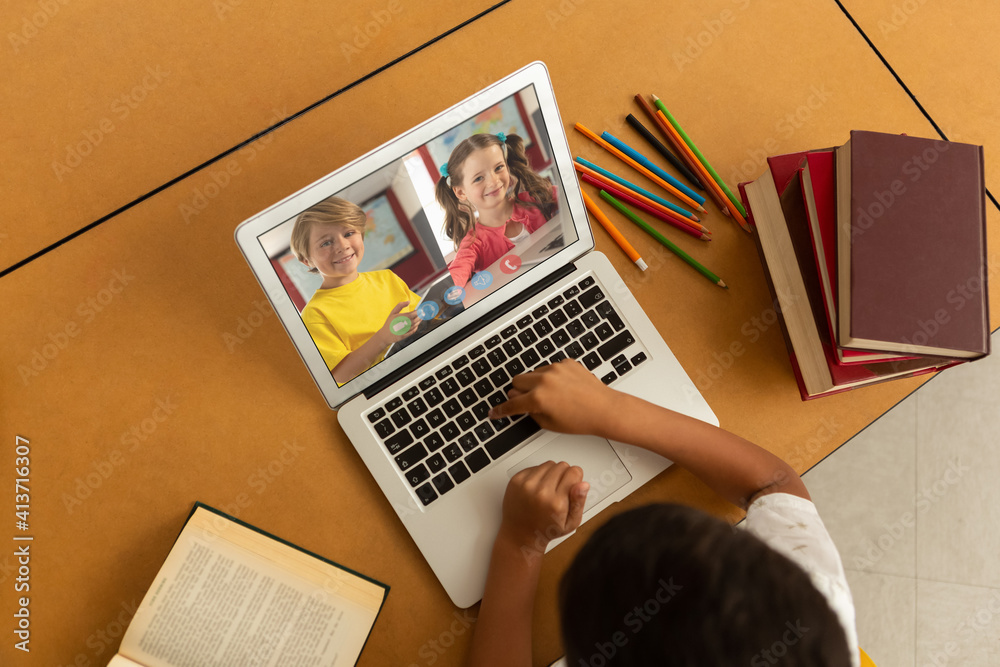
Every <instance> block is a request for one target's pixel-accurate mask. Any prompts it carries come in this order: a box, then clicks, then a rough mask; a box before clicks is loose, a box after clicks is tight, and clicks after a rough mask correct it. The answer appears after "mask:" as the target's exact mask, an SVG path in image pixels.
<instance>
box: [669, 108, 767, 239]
mask: <svg viewBox="0 0 1000 667" xmlns="http://www.w3.org/2000/svg"><path fill="white" fill-rule="evenodd" d="M656 115H657V117H658V118H659V119H660V123H661V124H662V125H664V126H665V129H666V131H668V132H672V133H673V134H674V135H675V136H676V138H677V141H679V142H681V143H682V144H683V141H684V140H683V139H681V138H680V135H679V134H677V130H676V129H674V127H673V126H672V125H670V123H669V122H668V121H667V117H666V116H664V115H663V112H662V111H659V110H658V111H657V112H656ZM681 148H682V150H684V151H685V152H686V153H687V154H688V155H689V156H690V157H692V158H694V153H692V152H691V149H690V148H688V146H687V145H686V144H683V145H682V146H681ZM695 168H696V169H697V170H698V173H699V174H701V177H702V180H703V182H704V183H705V187H706V188H708V189H709V190H711V191H712V192H713V193H714V194H715V197H714V199H715V203H716V204H718V206H719V208H720V210H722V212H724V213H725V214H726V215H728V216H730V217H731V218H732V219H733V220H735V221H736V222H737V223H739V225H740V227H742V228H743V231H745V232H748V233H749V232H750V225H748V224H747V221H746V220H744V219H743V216H742V215H740V212H739V211H738V210H737V209H736V207H735V206H733V203H732V202H731V201H729V199H728V198H727V197H726V194H725V193H724V192H723V191H722V188H720V187H719V184H718V183H716V182H715V179H713V178H712V177H711V176H710V175H709V173H708V171H707V170H706V169H705V166H704V165H703V164H701V163H700V162H698V161H697V159H695Z"/></svg>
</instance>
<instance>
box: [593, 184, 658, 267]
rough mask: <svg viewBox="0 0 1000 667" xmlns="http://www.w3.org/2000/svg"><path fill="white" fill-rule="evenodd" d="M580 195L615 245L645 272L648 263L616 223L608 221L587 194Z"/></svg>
mask: <svg viewBox="0 0 1000 667" xmlns="http://www.w3.org/2000/svg"><path fill="white" fill-rule="evenodd" d="M580 194H582V195H583V203H584V204H586V205H587V210H588V211H590V214H591V215H592V216H594V217H595V218H597V221H598V222H599V223H601V227H604V229H606V230H607V232H608V234H610V235H611V238H613V239H614V240H615V243H617V244H618V247H619V248H621V249H622V250H624V251H625V254H626V255H628V258H629V259H631V260H632V261H633V262H635V265H636V266H638V267H639V268H640V269H642V270H643V271H645V270H646V268H647V267H646V262H644V261H642V257H640V256H639V253H638V252H637V251H636V249H635V248H633V247H632V244H631V243H629V242H628V239H627V238H625V237H624V236H622V233H621V232H620V231H618V228H617V227H615V225H614V223H612V222H611V221H610V220H608V216H606V215H604V212H603V211H601V209H599V208H597V204H595V203H594V201H593V200H592V199H591V198H590V197H588V196H587V193H586V192H584V191H583V190H581V191H580Z"/></svg>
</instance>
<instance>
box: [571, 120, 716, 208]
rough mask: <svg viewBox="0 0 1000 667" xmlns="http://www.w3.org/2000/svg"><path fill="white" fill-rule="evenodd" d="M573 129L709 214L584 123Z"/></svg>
mask: <svg viewBox="0 0 1000 667" xmlns="http://www.w3.org/2000/svg"><path fill="white" fill-rule="evenodd" d="M573 127H574V128H575V129H576V131H577V132H579V133H580V134H582V135H583V136H585V137H587V138H588V139H590V140H591V141H593V142H594V143H595V144H597V145H598V146H600V147H601V148H603V149H604V150H606V151H608V152H609V153H611V154H612V155H614V156H615V157H616V158H618V159H619V160H621V161H622V162H624V163H625V164H627V165H629V166H630V167H632V168H633V169H635V170H636V171H638V172H639V173H640V174H642V175H643V176H645V177H646V178H648V179H649V180H651V181H653V182H654V183H656V184H657V185H659V186H660V187H661V188H663V189H664V190H666V191H667V192H669V193H670V194H672V195H673V196H675V197H677V198H678V199H680V200H681V201H682V202H684V203H685V204H687V205H688V206H690V207H691V208H693V209H695V210H696V211H702V212H704V213H708V211H707V210H705V209H704V208H702V207H701V206H700V205H699V204H698V203H697V202H695V201H694V200H693V199H691V198H690V197H688V196H687V195H686V194H684V193H683V192H681V191H680V190H678V189H677V188H675V187H674V186H672V185H670V184H669V183H667V182H666V181H665V180H663V179H662V178H660V177H659V176H657V175H656V174H654V173H653V172H651V171H650V170H649V169H646V168H645V167H643V166H642V165H641V164H639V163H638V162H636V161H635V160H633V159H632V158H630V157H629V156H627V155H625V154H624V153H622V152H621V151H620V150H618V149H617V148H615V147H614V146H612V145H611V144H609V143H608V142H606V141H605V140H604V139H601V138H600V137H599V136H597V135H596V134H594V132H593V131H591V130H589V129H588V128H587V127H586V126H585V125H583V123H577V124H576V125H574V126H573Z"/></svg>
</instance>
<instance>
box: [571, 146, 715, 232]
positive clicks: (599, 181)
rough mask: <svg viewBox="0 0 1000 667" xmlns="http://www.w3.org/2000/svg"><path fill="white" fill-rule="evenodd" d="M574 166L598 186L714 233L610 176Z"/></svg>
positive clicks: (696, 228)
mask: <svg viewBox="0 0 1000 667" xmlns="http://www.w3.org/2000/svg"><path fill="white" fill-rule="evenodd" d="M573 166H574V167H576V170H577V171H578V172H580V178H581V179H584V180H586V181H587V182H588V183H590V184H591V185H597V186H598V187H601V188H604V189H606V190H608V192H611V194H615V192H623V193H625V194H627V195H629V196H630V197H632V198H633V199H637V200H639V201H641V202H642V203H643V204H644V205H645V206H648V207H649V208H651V209H653V210H655V211H656V212H657V213H658V214H659V215H658V217H661V218H670V219H671V220H674V221H675V222H677V223H678V224H681V225H685V226H687V227H690V228H691V229H693V230H695V231H697V232H698V233H699V235H700V234H711V233H712V232H710V231H709V230H708V228H706V227H705V225H703V224H701V223H700V222H696V221H694V220H689V219H688V218H685V217H684V216H681V215H677V214H676V213H674V212H673V211H671V210H670V209H664V208H663V207H662V206H660V205H659V204H658V203H656V202H655V201H653V200H652V199H649V198H648V197H645V196H643V195H641V194H639V193H638V192H635V191H633V190H629V189H628V188H626V187H624V186H621V185H619V184H618V183H615V182H614V181H612V180H611V179H610V178H605V177H604V176H601V175H600V174H598V173H596V172H593V171H591V170H589V169H587V168H586V167H584V166H583V165H579V164H574V165H573ZM584 177H586V178H584Z"/></svg>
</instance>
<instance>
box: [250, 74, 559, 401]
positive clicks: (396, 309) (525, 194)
mask: <svg viewBox="0 0 1000 667" xmlns="http://www.w3.org/2000/svg"><path fill="white" fill-rule="evenodd" d="M458 109H461V106H460V107H458ZM449 117H451V118H454V119H455V120H456V121H457V122H455V123H453V124H450V125H451V126H450V127H449V128H448V129H446V130H444V131H443V132H441V133H439V134H437V135H436V136H434V137H433V138H431V139H429V140H428V141H426V142H424V143H422V144H420V145H418V146H416V147H415V148H413V147H412V146H408V145H406V144H407V142H390V144H387V148H388V150H389V151H390V153H389V154H387V155H385V156H384V159H379V160H377V161H376V162H377V168H376V169H375V170H374V171H370V172H369V173H365V174H362V175H360V176H359V177H358V178H356V179H353V180H352V182H350V184H349V185H346V186H344V187H342V188H341V189H340V190H339V191H337V192H335V193H334V194H332V195H330V196H327V197H325V198H323V199H321V200H319V201H313V202H311V203H310V204H309V205H308V206H304V207H303V209H302V210H300V211H298V212H297V213H296V214H295V215H293V216H290V217H288V218H287V219H285V220H283V221H282V222H280V223H279V224H277V225H276V226H274V227H273V228H271V229H269V230H267V231H265V232H263V233H261V234H260V235H259V236H258V237H257V240H258V242H259V243H260V246H261V248H262V250H263V251H264V253H265V254H266V256H267V258H268V260H269V262H270V265H271V267H272V269H273V271H274V273H275V275H276V277H277V279H278V280H279V281H280V284H281V286H282V287H283V289H284V291H285V294H286V296H287V297H288V299H289V300H290V301H291V303H292V304H294V306H295V308H296V310H297V311H298V314H299V317H300V318H301V320H302V323H303V324H304V326H305V328H306V330H307V331H308V332H309V337H310V338H311V340H312V343H313V344H314V345H315V346H316V349H317V351H318V352H319V353H320V354H321V355H322V358H323V360H324V362H325V363H326V366H327V370H328V371H329V372H330V373H331V375H332V377H333V379H334V380H335V381H336V383H337V385H338V386H341V385H343V384H345V383H347V382H349V381H351V380H352V379H354V378H357V377H359V376H363V375H364V374H365V373H367V372H369V371H370V370H371V369H372V368H374V367H376V366H378V365H379V364H380V363H382V362H383V361H384V360H386V359H389V358H391V357H393V356H395V355H404V354H411V353H416V352H417V351H419V349H420V347H422V346H421V345H420V341H421V339H423V338H424V337H425V336H427V334H429V333H430V332H432V331H434V330H435V329H436V328H438V327H439V326H442V325H443V324H445V323H446V322H449V321H459V322H460V321H461V320H462V318H463V317H465V316H466V311H467V310H468V309H469V308H470V307H471V306H472V304H474V303H476V302H477V301H479V300H480V299H482V298H484V297H485V296H487V295H489V294H491V293H492V292H494V291H496V290H498V289H500V288H501V287H503V286H504V285H506V284H507V283H509V282H511V281H512V280H515V279H517V278H518V277H519V276H521V275H524V274H525V273H529V272H530V271H531V270H532V269H533V268H535V267H536V266H538V265H540V264H541V263H543V262H545V260H546V259H547V258H549V257H552V256H553V255H554V254H556V253H557V252H558V251H559V250H561V249H562V248H564V247H566V246H567V245H570V244H572V243H573V242H575V241H576V240H577V238H578V237H577V233H576V227H575V226H574V224H573V221H572V219H571V216H570V215H569V210H568V207H567V205H566V195H565V188H564V187H563V184H562V179H561V176H560V174H559V171H558V168H557V166H556V159H555V156H554V155H553V151H552V146H551V143H550V141H549V132H548V131H547V128H546V126H545V123H544V120H543V113H542V110H541V109H540V106H539V99H538V96H537V95H536V91H535V87H534V85H528V86H526V87H524V88H522V89H520V90H518V91H517V92H515V93H513V94H511V95H509V96H508V97H505V98H503V99H502V100H500V101H499V102H498V103H496V104H493V105H492V106H489V107H488V108H485V109H482V110H476V111H475V112H474V113H472V114H471V115H467V116H465V117H461V116H457V117H456V116H455V115H454V113H452V114H451V115H450V116H449ZM558 131H559V132H561V131H562V130H561V128H558ZM396 143H399V144H401V145H400V147H399V149H398V154H392V153H391V151H392V148H393V145H395V144H396ZM411 143H412V142H411ZM384 152H385V151H384V150H381V149H380V155H381V154H382V153H384ZM570 177H572V174H571V175H570ZM303 204H305V202H303ZM411 346H414V347H413V348H412V349H410V350H409V353H407V352H404V351H406V350H408V348H411Z"/></svg>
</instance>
